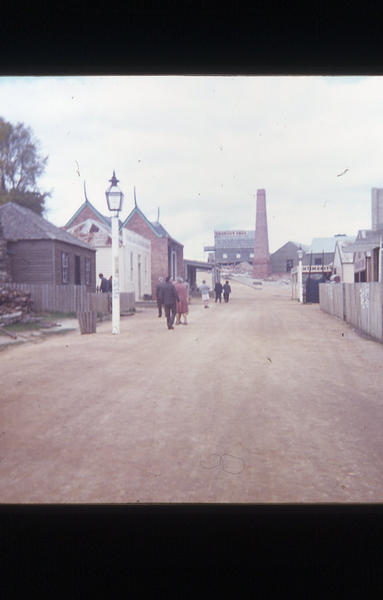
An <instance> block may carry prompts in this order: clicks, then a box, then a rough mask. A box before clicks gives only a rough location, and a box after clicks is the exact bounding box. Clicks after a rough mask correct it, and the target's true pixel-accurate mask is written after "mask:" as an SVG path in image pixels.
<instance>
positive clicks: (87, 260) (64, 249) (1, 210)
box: [0, 202, 96, 292]
mask: <svg viewBox="0 0 383 600" xmlns="http://www.w3.org/2000/svg"><path fill="white" fill-rule="evenodd" d="M0 221H1V225H2V230H3V237H4V239H5V240H6V243H7V255H8V264H9V267H8V269H9V278H10V279H11V281H12V282H13V283H30V284H55V285H62V286H66V285H68V284H72V285H73V284H74V285H84V286H86V287H87V289H88V291H89V292H95V291H96V268H95V264H96V263H95V250H93V249H92V248H91V247H90V246H89V245H88V244H86V243H84V242H82V241H80V240H78V239H77V238H75V237H74V236H73V235H71V234H70V233H68V232H66V231H64V230H63V229H60V228H59V227H56V226H55V225H53V224H52V223H50V222H49V221H47V220H46V219H44V218H43V217H40V216H39V215H37V214H36V213H34V212H33V211H31V210H29V209H28V208H25V207H23V206H20V205H18V204H16V203H14V202H8V203H7V204H4V205H3V206H0Z"/></svg>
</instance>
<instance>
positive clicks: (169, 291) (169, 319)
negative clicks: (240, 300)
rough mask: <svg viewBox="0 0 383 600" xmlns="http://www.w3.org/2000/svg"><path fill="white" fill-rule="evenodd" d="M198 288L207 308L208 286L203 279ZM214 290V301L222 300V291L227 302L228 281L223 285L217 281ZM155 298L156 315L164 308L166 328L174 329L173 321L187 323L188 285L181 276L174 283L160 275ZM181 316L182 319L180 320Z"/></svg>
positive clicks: (159, 315)
mask: <svg viewBox="0 0 383 600" xmlns="http://www.w3.org/2000/svg"><path fill="white" fill-rule="evenodd" d="M199 290H200V292H201V295H202V301H203V303H204V306H205V308H209V292H210V288H209V286H208V285H207V283H206V281H205V280H203V282H202V285H200V287H199ZM214 291H215V301H216V302H218V301H219V302H221V301H222V292H223V299H224V301H225V302H229V296H230V294H231V287H230V285H229V282H228V281H226V282H225V283H224V285H222V284H221V283H220V282H219V281H217V283H216V284H215V286H214ZM156 298H157V306H158V317H159V318H160V317H162V308H164V311H165V316H166V323H167V327H168V329H174V322H175V324H176V325H181V324H182V325H187V314H188V312H189V307H188V298H189V288H188V285H187V284H186V283H184V281H183V279H182V277H177V278H176V281H175V282H174V284H173V281H172V280H171V278H170V276H168V277H166V279H165V281H164V279H163V277H160V278H159V280H158V284H157V287H156ZM182 318H183V321H181V319H182Z"/></svg>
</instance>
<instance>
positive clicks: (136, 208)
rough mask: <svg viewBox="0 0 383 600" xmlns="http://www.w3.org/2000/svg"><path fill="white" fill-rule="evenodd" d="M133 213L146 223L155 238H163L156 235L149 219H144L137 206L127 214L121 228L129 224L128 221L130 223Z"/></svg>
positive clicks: (160, 235) (158, 234)
mask: <svg viewBox="0 0 383 600" xmlns="http://www.w3.org/2000/svg"><path fill="white" fill-rule="evenodd" d="M134 213H138V214H139V215H140V217H142V218H143V219H144V221H145V223H147V224H148V225H149V227H150V229H151V230H152V231H153V233H155V234H156V236H157V237H159V238H162V237H164V236H163V235H162V234H160V233H158V232H157V231H156V230H155V229H154V227H153V225H152V224H151V222H150V221H149V219H147V218H146V217H145V215H144V213H143V212H142V210H140V209H139V208H138V206H135V207H134V208H133V209H132V210H131V211H130V213H129V214H128V216H127V217H126V219H125V221H124V222H123V223H122V225H121V227H124V226H125V225H126V224H127V223H129V221H130V219H131V218H132V217H133V214H134ZM143 237H144V236H143ZM174 241H175V240H174ZM177 243H178V242H177Z"/></svg>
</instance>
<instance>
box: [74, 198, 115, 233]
mask: <svg viewBox="0 0 383 600" xmlns="http://www.w3.org/2000/svg"><path fill="white" fill-rule="evenodd" d="M85 208H90V209H91V210H92V211H93V212H94V214H95V215H96V216H97V217H98V218H99V219H101V221H103V222H104V223H105V225H107V226H108V227H109V228H110V227H111V219H110V217H104V215H102V214H101V213H100V212H99V211H98V210H97V208H96V207H95V206H93V204H92V203H91V202H89V200H85V202H83V203H82V204H81V206H80V208H79V209H77V210H76V212H75V213H74V215H73V216H72V217H71V218H70V219H69V221H68V222H67V223H66V224H65V225H64V227H65V228H67V227H70V226H71V225H72V223H73V221H74V220H75V219H76V218H77V217H78V216H79V215H80V214H81V212H82V211H83V210H84V209H85Z"/></svg>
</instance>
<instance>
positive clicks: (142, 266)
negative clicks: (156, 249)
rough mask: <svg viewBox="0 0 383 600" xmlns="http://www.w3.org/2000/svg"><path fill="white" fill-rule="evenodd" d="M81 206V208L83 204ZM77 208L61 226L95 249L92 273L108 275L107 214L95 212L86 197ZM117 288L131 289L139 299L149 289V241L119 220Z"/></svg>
mask: <svg viewBox="0 0 383 600" xmlns="http://www.w3.org/2000/svg"><path fill="white" fill-rule="evenodd" d="M83 207H84V208H83ZM83 207H81V208H80V209H79V211H77V213H76V214H75V215H74V217H72V219H71V220H70V221H69V222H68V223H67V225H66V226H65V229H66V230H67V231H69V233H71V234H72V235H74V236H75V237H77V238H78V239H80V240H81V241H83V242H86V243H87V244H89V245H90V246H91V247H92V248H95V249H96V273H97V276H98V274H99V273H103V275H104V276H105V277H106V278H107V279H109V277H110V276H111V274H112V239H111V222H110V218H108V217H104V216H103V215H101V213H99V212H98V211H97V210H96V209H95V208H94V207H93V206H92V205H91V203H90V202H89V201H87V202H86V203H84V205H83ZM119 267H120V291H121V292H133V291H134V293H135V300H140V299H141V298H143V297H144V295H145V294H148V295H150V294H151V293H152V292H151V242H150V240H148V239H146V238H144V237H143V236H142V235H139V234H138V233H135V232H134V231H130V230H128V229H125V228H121V223H120V264H119Z"/></svg>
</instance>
